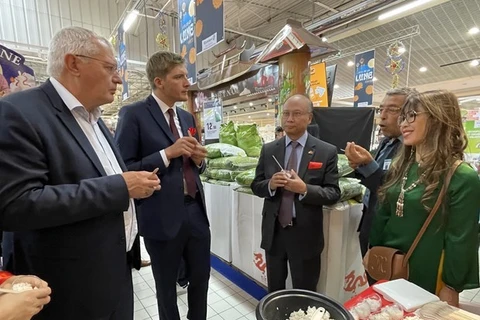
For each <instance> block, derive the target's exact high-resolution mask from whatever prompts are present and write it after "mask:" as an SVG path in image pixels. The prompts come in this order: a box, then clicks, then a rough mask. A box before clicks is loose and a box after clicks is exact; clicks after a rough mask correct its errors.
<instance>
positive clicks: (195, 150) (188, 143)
mask: <svg viewBox="0 0 480 320" xmlns="http://www.w3.org/2000/svg"><path fill="white" fill-rule="evenodd" d="M165 155H166V156H167V158H168V160H171V159H175V158H178V157H181V156H186V157H189V158H192V160H193V161H194V162H195V164H196V165H197V166H199V165H200V164H201V163H202V161H203V160H204V159H205V158H206V157H207V149H206V148H205V147H204V146H202V145H201V144H200V143H199V142H198V141H197V139H195V137H192V135H191V134H190V132H189V136H188V137H183V138H180V139H178V140H177V141H175V143H174V144H172V145H171V146H170V147H168V148H166V149H165Z"/></svg>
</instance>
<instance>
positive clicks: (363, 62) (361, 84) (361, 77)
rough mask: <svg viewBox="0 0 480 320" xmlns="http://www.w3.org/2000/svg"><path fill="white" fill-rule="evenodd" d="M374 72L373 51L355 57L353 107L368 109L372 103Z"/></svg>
mask: <svg viewBox="0 0 480 320" xmlns="http://www.w3.org/2000/svg"><path fill="white" fill-rule="evenodd" d="M374 71H375V50H370V51H365V52H362V53H357V54H356V55H355V87H354V93H353V94H354V96H353V106H354V107H368V106H371V105H372V103H373V75H374Z"/></svg>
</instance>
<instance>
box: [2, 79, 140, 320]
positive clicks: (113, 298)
mask: <svg viewBox="0 0 480 320" xmlns="http://www.w3.org/2000/svg"><path fill="white" fill-rule="evenodd" d="M0 119H1V125H0V150H2V156H1V157H0V176H1V177H2V183H1V184H0V229H3V230H6V231H15V233H14V241H15V247H14V260H15V261H14V264H15V266H14V270H12V271H13V272H15V273H19V274H35V275H38V276H39V277H41V278H43V279H44V280H46V281H47V282H48V283H49V284H50V286H51V287H52V291H53V294H52V302H51V303H50V305H48V306H46V308H45V309H44V310H43V311H42V312H41V313H40V315H39V316H38V318H36V319H49V320H57V319H58V320H64V319H78V317H83V318H82V319H87V318H91V319H93V318H94V317H98V316H100V315H106V314H108V313H110V312H112V311H113V309H114V308H115V307H116V306H117V304H118V301H119V298H120V296H119V294H120V292H122V290H121V289H122V288H123V287H124V286H125V281H126V279H127V273H128V272H129V270H128V268H127V263H126V261H127V254H126V244H125V227H124V218H123V212H124V211H125V210H127V209H128V206H129V195H128V190H127V187H126V184H125V181H124V179H123V177H122V176H121V175H112V176H106V173H105V171H104V168H103V166H102V165H101V162H100V160H99V159H98V157H97V155H96V154H95V151H94V150H93V148H92V146H91V144H90V143H89V141H88V140H87V137H86V136H85V134H84V133H83V131H82V129H81V128H80V126H79V125H78V123H77V122H76V120H75V118H74V117H73V115H72V113H71V111H70V110H69V109H68V108H67V106H66V105H65V104H64V103H63V101H62V99H61V98H60V96H59V95H58V93H57V92H56V91H55V89H54V87H53V86H52V84H51V83H50V81H47V82H46V83H44V84H43V85H41V86H40V87H37V88H34V89H30V90H27V91H23V92H21V93H17V94H12V95H9V96H7V97H5V98H2V99H0ZM99 126H100V128H101V129H102V131H103V133H104V134H105V136H106V137H107V140H108V141H109V143H110V145H111V146H112V149H113V150H114V152H115V155H116V156H117V159H118V162H119V163H120V165H121V166H122V168H124V169H126V168H125V166H124V164H123V161H122V159H121V157H120V155H119V153H118V152H117V151H116V148H115V147H114V143H113V140H112V138H111V135H110V134H109V131H108V129H107V128H106V126H105V125H104V123H103V122H102V121H101V120H100V121H99ZM138 244H139V243H138V242H137V243H136V245H135V246H134V248H135V249H136V250H137V251H136V260H135V261H136V264H137V266H138V265H139V263H140V259H139V245H138ZM74 314H75V315H76V316H73V315H74ZM77 314H78V315H77Z"/></svg>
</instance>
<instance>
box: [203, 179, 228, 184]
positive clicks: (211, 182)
mask: <svg viewBox="0 0 480 320" xmlns="http://www.w3.org/2000/svg"><path fill="white" fill-rule="evenodd" d="M207 183H210V184H215V185H218V186H230V182H226V181H219V180H214V179H211V180H208V182H207Z"/></svg>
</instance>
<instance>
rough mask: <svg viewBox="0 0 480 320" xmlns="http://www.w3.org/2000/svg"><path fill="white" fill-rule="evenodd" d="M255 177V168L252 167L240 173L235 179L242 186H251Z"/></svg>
mask: <svg viewBox="0 0 480 320" xmlns="http://www.w3.org/2000/svg"><path fill="white" fill-rule="evenodd" d="M253 179H255V169H250V170H247V171H245V172H242V173H240V174H239V175H238V176H237V177H236V178H235V181H237V183H238V184H239V185H241V186H245V187H250V185H251V184H252V181H253Z"/></svg>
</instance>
